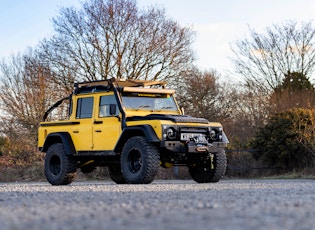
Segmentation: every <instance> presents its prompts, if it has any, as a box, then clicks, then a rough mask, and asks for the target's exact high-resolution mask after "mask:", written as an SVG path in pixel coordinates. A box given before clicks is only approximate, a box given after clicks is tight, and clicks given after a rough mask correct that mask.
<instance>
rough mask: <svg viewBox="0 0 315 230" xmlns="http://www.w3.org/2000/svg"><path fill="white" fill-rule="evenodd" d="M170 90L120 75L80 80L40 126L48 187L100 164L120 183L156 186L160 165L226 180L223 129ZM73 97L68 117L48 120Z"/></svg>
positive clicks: (204, 178)
mask: <svg viewBox="0 0 315 230" xmlns="http://www.w3.org/2000/svg"><path fill="white" fill-rule="evenodd" d="M165 86H166V83H165V82H158V81H144V80H116V79H115V78H112V79H109V80H102V81H94V82H82V83H75V85H74V90H73V92H72V93H71V95H70V96H68V97H66V98H64V99H62V100H60V101H58V102H57V103H56V104H54V105H53V106H52V107H51V108H49V109H48V110H47V111H46V113H45V115H44V118H43V119H44V121H43V122H41V123H40V125H39V130H38V148H39V150H40V151H42V152H45V162H44V171H45V176H46V178H47V180H48V182H49V183H50V184H52V185H66V184H70V183H71V182H72V181H73V180H74V178H75V175H76V171H77V170H78V169H79V168H80V169H81V171H82V172H84V173H89V172H92V171H93V170H94V169H95V168H96V167H99V166H107V167H108V170H109V175H110V177H111V179H112V180H113V181H114V182H116V183H117V184H126V183H129V184H147V183H151V182H152V181H153V180H154V177H155V176H156V174H157V173H158V170H159V168H160V166H162V167H166V168H168V167H172V166H187V167H188V169H189V173H190V175H191V177H192V178H193V179H194V180H195V181H196V182H198V183H209V182H218V181H219V180H220V179H221V178H222V176H223V175H224V174H225V170H226V165H227V163H226V155H225V151H224V149H225V147H226V146H227V143H228V139H227V137H226V135H225V133H224V132H223V129H222V125H221V124H220V123H217V122H209V121H208V120H206V119H203V118H194V117H191V116H188V115H184V114H183V112H182V110H181V109H180V108H179V107H178V104H177V102H176V100H175V97H174V94H175V91H174V90H171V89H167V88H166V87H165ZM65 100H68V104H69V108H68V117H67V119H65V120H54V121H47V117H48V116H49V114H50V113H51V112H52V111H53V110H54V109H55V108H57V107H58V106H59V105H60V104H62V102H63V101H65ZM209 109H210V108H209Z"/></svg>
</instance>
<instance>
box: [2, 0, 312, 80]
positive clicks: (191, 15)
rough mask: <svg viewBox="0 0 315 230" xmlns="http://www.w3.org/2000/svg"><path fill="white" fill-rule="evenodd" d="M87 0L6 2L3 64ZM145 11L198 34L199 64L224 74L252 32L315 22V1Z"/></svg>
mask: <svg viewBox="0 0 315 230" xmlns="http://www.w3.org/2000/svg"><path fill="white" fill-rule="evenodd" d="M80 2H81V0H49V1H43V0H0V60H1V59H2V58H8V57H10V56H11V55H12V54H17V53H18V52H21V53H23V52H24V51H25V50H26V49H27V47H34V46H36V44H38V42H39V41H40V40H42V39H43V38H45V37H49V36H50V35H51V34H52V32H53V25H52V18H53V17H56V16H57V15H58V12H59V8H60V7H68V6H74V7H80V5H81V4H80ZM137 3H138V6H139V8H145V7H148V6H152V5H154V6H157V7H159V8H164V9H165V10H166V15H167V17H169V18H172V19H173V20H175V21H177V22H178V23H179V24H180V25H182V26H189V27H191V28H192V29H193V30H194V31H196V38H195V41H194V43H193V46H192V48H193V49H194V51H195V54H196V58H197V61H196V65H197V66H198V67H199V68H200V69H203V70H213V69H214V70H217V71H218V72H219V73H221V74H223V75H224V74H225V73H227V72H228V71H229V70H230V68H231V62H230V59H229V58H230V57H232V56H233V54H232V52H231V49H230V47H231V45H233V44H234V43H235V42H236V41H237V40H242V39H244V38H246V36H248V28H249V27H251V28H253V29H254V30H255V31H257V32H260V33H261V32H264V30H265V28H266V27H271V26H272V25H273V24H280V23H284V22H286V21H288V20H296V21H297V22H309V21H313V22H314V23H315V1H314V0H137Z"/></svg>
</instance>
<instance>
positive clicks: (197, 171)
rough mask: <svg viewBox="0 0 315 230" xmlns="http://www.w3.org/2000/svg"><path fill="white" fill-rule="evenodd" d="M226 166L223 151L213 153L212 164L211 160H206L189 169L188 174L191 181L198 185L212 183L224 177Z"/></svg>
mask: <svg viewBox="0 0 315 230" xmlns="http://www.w3.org/2000/svg"><path fill="white" fill-rule="evenodd" d="M226 165H227V162H226V155H225V151H224V150H222V151H220V152H217V153H214V158H213V161H212V162H211V159H208V160H205V161H201V162H200V163H198V164H197V165H194V166H192V167H189V173H190V176H191V177H192V178H193V180H194V181H196V182H198V183H211V182H212V183H214V182H218V181H219V180H220V179H221V178H222V177H223V176H224V174H225V170H226Z"/></svg>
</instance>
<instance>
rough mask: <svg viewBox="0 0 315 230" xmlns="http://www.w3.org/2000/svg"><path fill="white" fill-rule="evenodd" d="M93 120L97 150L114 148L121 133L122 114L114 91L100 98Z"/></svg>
mask: <svg viewBox="0 0 315 230" xmlns="http://www.w3.org/2000/svg"><path fill="white" fill-rule="evenodd" d="M98 100H99V103H98V109H97V110H96V113H95V115H94V116H95V118H94V122H93V144H94V149H93V150H97V151H111V150H113V149H114V147H115V145H116V143H117V141H118V138H119V137H120V134H121V116H120V112H119V109H118V106H117V101H116V98H115V96H114V94H113V93H111V94H108V95H103V96H100V97H99V98H98Z"/></svg>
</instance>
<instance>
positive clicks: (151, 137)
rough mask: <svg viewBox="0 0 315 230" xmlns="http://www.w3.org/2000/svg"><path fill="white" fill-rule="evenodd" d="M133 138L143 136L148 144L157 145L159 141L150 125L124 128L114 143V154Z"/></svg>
mask: <svg viewBox="0 0 315 230" xmlns="http://www.w3.org/2000/svg"><path fill="white" fill-rule="evenodd" d="M133 136H144V137H145V138H146V139H147V141H148V142H150V143H159V142H160V141H161V140H160V139H159V138H158V137H157V135H156V133H155V131H154V129H153V128H152V126H151V125H136V126H128V127H126V128H124V130H123V132H122V134H121V135H120V138H119V140H118V141H117V143H116V146H115V148H114V152H116V153H118V152H120V151H121V149H122V148H123V146H124V144H125V142H126V141H127V140H128V139H129V138H130V137H133Z"/></svg>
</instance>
